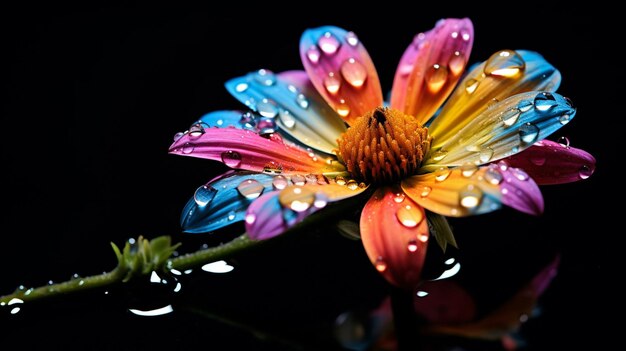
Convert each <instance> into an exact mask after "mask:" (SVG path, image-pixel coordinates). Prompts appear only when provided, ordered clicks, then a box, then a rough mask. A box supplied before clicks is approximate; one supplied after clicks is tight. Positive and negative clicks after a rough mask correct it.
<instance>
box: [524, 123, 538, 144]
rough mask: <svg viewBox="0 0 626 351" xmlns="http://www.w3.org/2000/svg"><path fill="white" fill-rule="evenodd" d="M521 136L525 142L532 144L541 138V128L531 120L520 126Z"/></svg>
mask: <svg viewBox="0 0 626 351" xmlns="http://www.w3.org/2000/svg"><path fill="white" fill-rule="evenodd" d="M519 137H520V140H521V141H522V142H523V143H524V144H532V143H534V142H535V141H537V138H539V128H538V127H537V126H536V125H534V124H532V123H530V122H529V123H526V124H523V125H522V126H521V127H519Z"/></svg>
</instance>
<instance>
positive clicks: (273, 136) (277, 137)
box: [261, 133, 283, 144]
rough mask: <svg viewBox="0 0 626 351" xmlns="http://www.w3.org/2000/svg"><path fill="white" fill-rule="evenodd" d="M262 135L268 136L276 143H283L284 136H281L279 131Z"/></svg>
mask: <svg viewBox="0 0 626 351" xmlns="http://www.w3.org/2000/svg"><path fill="white" fill-rule="evenodd" d="M261 136H262V137H264V138H268V139H269V140H271V141H273V142H275V143H280V144H283V137H282V136H280V134H278V133H270V134H262V135H261Z"/></svg>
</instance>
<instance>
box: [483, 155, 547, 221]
mask: <svg viewBox="0 0 626 351" xmlns="http://www.w3.org/2000/svg"><path fill="white" fill-rule="evenodd" d="M490 167H492V169H496V168H497V169H498V170H499V172H500V173H501V174H502V182H501V183H500V192H501V193H502V199H501V201H502V203H503V204H505V205H507V206H509V207H512V208H514V209H516V210H518V211H521V212H524V213H528V214H532V215H536V216H537V215H540V214H542V213H543V196H542V195H541V190H539V187H538V186H537V183H535V181H534V180H533V179H532V178H530V176H529V175H528V174H527V173H526V172H524V171H523V170H521V169H519V168H515V167H510V166H509V165H508V164H507V163H506V162H505V161H501V162H498V165H491V166H490Z"/></svg>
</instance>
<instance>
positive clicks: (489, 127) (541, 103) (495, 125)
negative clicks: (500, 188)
mask: <svg viewBox="0 0 626 351" xmlns="http://www.w3.org/2000/svg"><path fill="white" fill-rule="evenodd" d="M575 113H576V110H575V109H574V108H573V107H572V105H571V103H570V102H569V100H566V99H565V98H564V97H562V96H561V95H559V94H556V93H549V92H537V91H535V92H527V93H521V94H517V95H515V96H512V97H510V98H507V99H506V100H504V101H502V102H499V103H497V104H495V105H493V106H491V107H490V108H489V109H487V110H485V111H483V112H482V113H481V114H479V115H478V116H476V117H475V118H474V120H472V121H471V122H470V123H468V124H467V125H466V126H465V127H464V128H463V129H461V130H460V131H458V132H457V133H456V134H454V135H453V136H451V137H450V138H448V139H447V140H446V142H445V143H443V144H439V145H440V146H439V147H438V148H435V149H432V148H431V151H433V152H432V153H431V154H430V155H429V157H428V158H427V159H426V160H425V161H424V163H423V165H424V167H423V168H424V170H433V169H437V168H438V167H441V166H448V167H450V166H460V165H463V164H465V163H468V162H470V163H474V164H477V165H480V164H485V163H489V162H493V161H496V160H499V159H502V158H504V157H508V156H511V155H514V154H516V153H518V152H520V151H522V150H524V149H527V148H529V147H530V146H532V145H533V144H534V143H535V142H536V141H539V140H542V139H544V138H545V137H547V136H548V135H550V134H552V133H553V132H554V131H556V130H557V129H559V128H561V127H562V126H563V125H565V124H567V123H568V122H569V121H570V120H571V119H572V118H573V117H574V114H575ZM433 140H434V139H433Z"/></svg>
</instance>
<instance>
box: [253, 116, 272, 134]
mask: <svg viewBox="0 0 626 351" xmlns="http://www.w3.org/2000/svg"><path fill="white" fill-rule="evenodd" d="M256 129H257V131H258V132H259V134H271V133H274V132H276V121H275V120H274V119H273V118H261V119H259V120H258V121H257V125H256Z"/></svg>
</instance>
